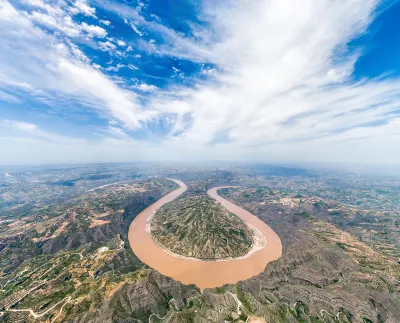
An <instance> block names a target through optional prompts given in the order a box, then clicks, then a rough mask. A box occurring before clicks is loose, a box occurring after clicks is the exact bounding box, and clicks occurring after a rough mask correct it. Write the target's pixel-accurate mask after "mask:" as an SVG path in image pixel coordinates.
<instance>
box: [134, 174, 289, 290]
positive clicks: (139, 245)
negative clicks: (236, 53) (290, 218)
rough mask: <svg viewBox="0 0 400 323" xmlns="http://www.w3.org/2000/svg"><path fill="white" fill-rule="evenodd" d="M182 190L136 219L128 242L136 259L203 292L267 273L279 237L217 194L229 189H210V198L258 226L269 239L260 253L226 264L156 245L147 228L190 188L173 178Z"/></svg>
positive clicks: (277, 252)
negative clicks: (158, 213)
mask: <svg viewBox="0 0 400 323" xmlns="http://www.w3.org/2000/svg"><path fill="white" fill-rule="evenodd" d="M171 180H172V181H174V182H175V183H177V184H178V185H179V186H180V188H178V189H177V190H175V191H173V192H171V193H169V194H167V195H165V196H164V197H162V198H161V199H159V200H158V201H157V202H155V203H153V204H152V205H150V206H149V207H148V208H146V209H145V210H143V211H142V212H141V213H140V214H139V215H138V216H137V217H136V218H135V220H133V222H132V223H131V225H130V227H129V233H128V238H129V243H130V246H131V248H132V250H133V252H134V253H135V254H136V256H137V257H138V258H139V259H140V260H141V261H142V262H144V263H145V264H147V265H148V266H150V267H152V268H154V269H156V270H157V271H159V272H160V273H161V274H163V275H165V276H168V277H171V278H173V279H175V280H177V281H180V282H181V283H183V284H195V285H196V286H198V287H199V288H200V289H204V288H210V287H218V286H222V285H224V284H234V283H237V282H238V281H240V280H245V279H248V278H250V277H253V276H255V275H258V274H259V273H261V272H262V271H264V268H265V266H266V265H267V264H268V263H269V262H271V261H274V260H276V259H278V258H279V257H281V255H282V243H281V240H280V239H279V236H278V235H277V234H276V233H275V232H274V231H273V230H272V229H271V228H270V227H269V226H268V225H266V224H265V223H264V222H263V221H261V220H260V219H258V218H257V217H255V216H254V215H252V214H251V213H250V212H248V211H246V210H244V209H242V208H241V207H239V206H237V205H235V204H233V203H232V202H229V201H227V200H225V199H224V198H222V197H221V196H219V195H218V193H217V191H218V190H219V189H221V188H226V187H229V186H221V187H214V188H211V189H210V190H208V192H207V193H208V195H210V196H211V197H213V198H214V199H216V200H217V201H218V202H220V203H221V204H222V205H223V206H224V207H226V208H227V210H228V211H230V212H232V213H234V214H236V215H237V216H239V217H240V218H242V219H243V220H244V221H245V222H246V223H248V224H250V226H252V227H256V228H257V229H258V230H259V231H260V232H261V233H262V234H263V235H264V236H265V238H266V241H267V242H266V244H265V243H264V244H263V245H262V246H261V247H260V248H257V249H258V250H253V251H252V252H250V253H249V254H248V255H247V256H244V257H240V258H235V259H232V260H224V261H199V260H196V259H192V258H188V259H185V258H182V257H176V256H174V255H173V254H171V253H168V252H165V251H164V250H163V249H161V248H160V247H159V246H158V245H157V243H155V242H154V240H153V239H152V237H151V236H150V233H149V232H148V230H146V225H147V222H148V220H149V218H151V216H152V215H153V214H154V212H155V211H157V210H158V209H159V208H160V207H161V206H163V205H164V204H166V203H168V202H171V201H173V200H174V199H176V198H177V197H178V196H179V195H181V194H182V193H184V192H185V191H186V189H187V187H186V185H185V183H183V182H181V181H179V180H176V179H171Z"/></svg>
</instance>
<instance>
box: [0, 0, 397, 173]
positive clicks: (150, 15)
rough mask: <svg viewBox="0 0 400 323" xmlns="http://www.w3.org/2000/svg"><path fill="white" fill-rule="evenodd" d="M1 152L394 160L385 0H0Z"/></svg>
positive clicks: (14, 156)
mask: <svg viewBox="0 0 400 323" xmlns="http://www.w3.org/2000/svg"><path fill="white" fill-rule="evenodd" d="M0 12H1V14H0V28H1V31H2V41H1V42H0V66H1V72H0V73H1V74H0V149H1V150H0V164H2V165H17V164H60V163H63V164H65V163H66V164H76V163H97V162H100V163H103V162H132V161H153V160H154V161H155V160H159V161H161V160H165V161H173V160H178V161H188V162H190V161H204V160H233V161H238V160H248V161H253V162H256V161H258V162H260V161H261V162H269V163H291V164H311V163H313V164H314V163H315V164H323V165H342V166H344V167H350V166H351V167H353V166H355V165H356V166H357V165H358V166H359V167H364V166H366V167H367V166H371V167H376V168H379V169H385V168H395V167H396V166H397V165H400V148H399V147H400V145H399V144H400V118H399V116H400V110H399V103H400V77H399V76H400V65H399V64H400V60H399V59H398V57H399V55H400V52H399V48H398V47H396V46H394V45H393V44H396V42H399V41H400V39H399V35H398V33H396V30H399V28H400V22H399V20H398V19H397V18H398V16H399V14H400V2H398V1H386V0H383V1H377V0H363V1H361V0H350V1H346V2H345V3H344V2H340V1H339V2H338V1H331V0H319V1H317V0H306V1H301V2H288V1H278V0H268V1H267V0H262V1H225V2H223V3H215V1H211V0H201V1H200V0H199V1H191V2H187V1H183V0H179V1H173V2H168V1H165V2H157V1H155V2H152V1H132V2H130V3H129V4H128V3H125V2H122V1H115V0H113V1H103V0H94V1H86V0H76V1H69V0H68V1H58V0H54V1H46V2H45V1H42V0H23V1H22V0H21V1H13V2H9V1H7V0H0Z"/></svg>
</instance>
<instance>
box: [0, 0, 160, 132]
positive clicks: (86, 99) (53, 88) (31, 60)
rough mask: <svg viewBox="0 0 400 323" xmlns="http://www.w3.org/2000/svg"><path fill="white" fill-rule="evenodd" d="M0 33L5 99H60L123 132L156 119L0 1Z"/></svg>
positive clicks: (0, 84) (0, 77) (0, 80)
mask: <svg viewBox="0 0 400 323" xmlns="http://www.w3.org/2000/svg"><path fill="white" fill-rule="evenodd" d="M0 29H1V30H3V31H4V30H6V31H7V32H3V33H2V40H1V41H0V61H1V65H2V68H1V75H0V88H3V89H7V90H8V91H10V94H11V95H15V96H17V95H19V94H20V93H21V91H23V92H24V93H25V95H26V94H29V95H31V96H34V97H37V98H40V99H43V100H53V101H52V102H54V98H57V99H59V100H60V99H63V98H65V99H66V100H69V101H70V102H76V104H77V105H78V106H79V105H80V106H83V107H86V108H89V109H94V110H95V111H97V112H98V113H99V114H100V115H102V116H104V117H108V118H114V119H117V120H119V121H120V122H121V123H122V124H124V125H125V126H126V127H129V128H137V127H141V122H145V121H146V120H150V119H151V118H153V117H155V116H156V114H157V113H156V112H155V111H153V110H150V109H148V110H146V111H142V110H141V107H140V105H139V104H138V103H137V100H136V95H135V93H134V92H130V91H127V90H124V89H122V88H120V87H119V86H118V85H116V83H114V82H113V81H112V80H110V79H109V78H108V77H106V76H105V75H104V74H102V73H101V72H100V71H99V70H98V69H96V68H95V67H93V66H91V65H90V62H88V60H87V59H86V56H82V55H83V53H82V52H80V51H79V49H78V48H77V47H76V46H74V45H73V44H72V43H71V42H70V41H68V42H65V43H63V42H62V41H60V40H57V39H56V38H55V37H54V36H52V35H49V34H47V33H46V32H44V31H43V30H41V29H40V28H38V27H37V26H35V25H34V24H33V23H32V20H30V19H29V17H27V16H26V15H24V14H21V13H20V12H18V11H17V10H16V9H15V8H14V7H13V6H12V5H11V4H9V3H8V2H7V1H4V0H0ZM32 84H33V85H32ZM50 93H52V95H50ZM52 105H54V104H52Z"/></svg>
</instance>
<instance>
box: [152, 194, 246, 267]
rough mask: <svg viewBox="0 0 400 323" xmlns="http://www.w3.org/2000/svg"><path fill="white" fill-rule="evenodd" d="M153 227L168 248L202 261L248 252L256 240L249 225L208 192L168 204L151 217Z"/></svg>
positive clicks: (161, 243)
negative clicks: (207, 194)
mask: <svg viewBox="0 0 400 323" xmlns="http://www.w3.org/2000/svg"><path fill="white" fill-rule="evenodd" d="M150 229H151V235H152V237H153V239H154V240H155V241H156V242H157V243H158V244H159V245H160V246H161V247H163V248H164V249H167V251H171V252H173V253H176V254H178V255H181V256H185V257H193V258H197V259H202V260H217V259H225V258H230V257H239V256H242V255H245V254H246V253H247V252H248V251H249V250H250V248H251V246H252V242H253V238H252V235H253V233H252V231H251V230H250V229H249V228H248V226H247V225H246V224H245V223H244V222H243V221H242V220H241V219H240V218H239V217H238V216H236V215H234V214H232V213H229V212H228V211H227V210H226V209H225V208H224V207H223V206H222V205H220V204H219V203H217V202H215V201H214V200H213V199H212V198H210V197H208V196H206V195H198V196H188V197H184V198H180V199H178V200H175V201H173V202H171V203H169V204H166V205H165V206H163V207H162V208H161V209H159V210H158V211H157V212H156V214H155V215H154V217H153V218H152V220H151V224H150Z"/></svg>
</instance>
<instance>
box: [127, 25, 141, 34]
mask: <svg viewBox="0 0 400 323" xmlns="http://www.w3.org/2000/svg"><path fill="white" fill-rule="evenodd" d="M126 23H128V22H126ZM129 26H131V28H132V29H133V31H134V32H135V33H137V34H138V35H139V36H143V35H144V33H142V32H141V31H140V30H139V29H138V27H136V25H135V24H134V23H133V22H129Z"/></svg>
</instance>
